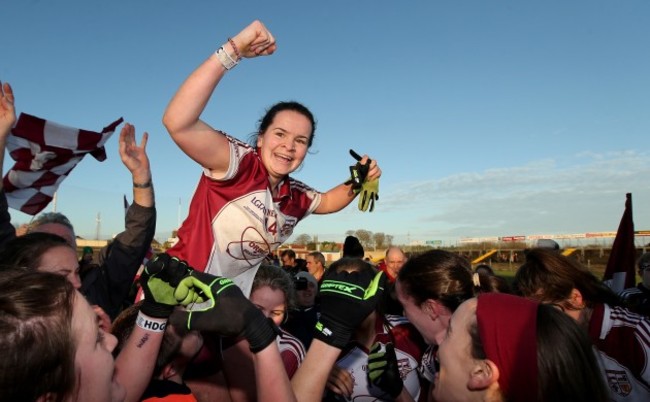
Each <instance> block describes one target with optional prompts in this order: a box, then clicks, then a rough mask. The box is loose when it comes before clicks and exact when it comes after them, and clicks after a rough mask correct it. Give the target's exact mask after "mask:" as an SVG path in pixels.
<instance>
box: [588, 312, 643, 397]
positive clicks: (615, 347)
mask: <svg viewBox="0 0 650 402" xmlns="http://www.w3.org/2000/svg"><path fill="white" fill-rule="evenodd" d="M589 337H590V338H591V340H592V341H593V343H594V346H595V347H596V349H597V351H596V352H597V353H596V358H597V360H598V364H599V365H600V368H601V371H602V372H603V375H604V376H605V382H606V384H607V386H608V387H609V389H610V396H611V398H612V400H613V401H639V402H641V401H646V402H647V401H650V367H648V363H649V362H650V319H649V318H648V317H644V316H642V315H639V314H636V313H632V312H631V311H629V310H627V309H625V308H622V307H611V306H609V305H607V304H599V305H596V306H595V307H594V311H593V314H592V316H591V320H590V322H589Z"/></svg>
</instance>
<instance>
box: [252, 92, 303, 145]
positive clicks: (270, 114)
mask: <svg viewBox="0 0 650 402" xmlns="http://www.w3.org/2000/svg"><path fill="white" fill-rule="evenodd" d="M285 110H290V111H293V112H296V113H299V114H301V115H303V116H305V117H306V118H307V120H309V122H310V123H311V133H310V134H311V135H310V136H309V142H308V145H307V147H308V148H309V147H311V144H313V142H314V136H315V135H316V119H314V115H313V114H312V113H311V111H310V110H309V109H307V107H306V106H304V105H303V104H301V103H298V102H295V101H287V102H278V103H276V104H275V105H273V106H271V107H270V108H269V109H268V110H267V111H266V113H265V114H264V116H263V117H262V118H261V119H260V120H259V122H258V126H257V132H256V133H255V134H253V135H252V136H251V138H250V143H251V145H252V146H253V147H256V146H257V139H258V138H259V136H260V135H264V133H265V132H266V130H267V129H268V128H269V126H270V125H271V124H272V123H273V120H275V116H277V114H278V113H280V112H283V111H285Z"/></svg>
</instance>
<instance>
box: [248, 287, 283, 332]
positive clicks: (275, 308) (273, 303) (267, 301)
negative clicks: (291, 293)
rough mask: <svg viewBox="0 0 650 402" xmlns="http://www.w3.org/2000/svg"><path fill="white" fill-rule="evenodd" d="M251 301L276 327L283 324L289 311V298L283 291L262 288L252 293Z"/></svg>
mask: <svg viewBox="0 0 650 402" xmlns="http://www.w3.org/2000/svg"><path fill="white" fill-rule="evenodd" d="M250 301H251V302H252V303H253V304H254V305H255V307H257V308H258V309H260V310H261V311H262V313H264V315H265V316H266V317H268V318H270V319H272V320H273V322H274V323H275V324H276V325H280V324H282V321H283V320H284V315H285V313H286V311H287V298H286V297H285V295H284V292H283V291H282V290H280V289H271V288H270V287H269V286H261V287H259V288H257V289H255V290H254V291H253V292H252V293H251V297H250Z"/></svg>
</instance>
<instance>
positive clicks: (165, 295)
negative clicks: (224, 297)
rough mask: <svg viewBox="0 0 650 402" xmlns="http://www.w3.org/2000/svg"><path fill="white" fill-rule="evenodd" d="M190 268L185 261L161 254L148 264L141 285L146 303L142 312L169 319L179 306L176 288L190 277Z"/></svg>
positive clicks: (141, 308) (142, 307) (150, 315)
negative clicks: (182, 280)
mask: <svg viewBox="0 0 650 402" xmlns="http://www.w3.org/2000/svg"><path fill="white" fill-rule="evenodd" d="M189 273H190V268H189V267H188V266H187V264H186V263H185V261H181V260H179V259H178V258H176V257H170V256H169V254H167V253H160V254H158V255H157V256H156V257H155V258H153V259H152V260H151V261H149V262H148V263H147V266H146V267H145V269H144V271H143V272H142V275H140V285H141V286H142V291H143V293H144V302H143V303H142V306H141V307H140V311H142V312H143V313H144V314H146V315H148V316H149V317H157V318H167V317H169V315H170V314H171V313H172V311H174V307H176V306H177V305H178V302H177V301H176V298H175V297H174V291H175V289H176V286H178V284H179V283H180V281H181V279H183V278H184V277H186V276H187V275H189Z"/></svg>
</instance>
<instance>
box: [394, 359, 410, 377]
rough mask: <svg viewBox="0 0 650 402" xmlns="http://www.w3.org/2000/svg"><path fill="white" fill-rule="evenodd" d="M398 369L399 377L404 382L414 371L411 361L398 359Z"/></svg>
mask: <svg viewBox="0 0 650 402" xmlns="http://www.w3.org/2000/svg"><path fill="white" fill-rule="evenodd" d="M397 369H398V370H399V376H400V378H401V379H402V380H403V379H405V378H406V376H407V375H409V373H410V372H411V371H413V370H412V369H411V364H410V363H409V359H397Z"/></svg>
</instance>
